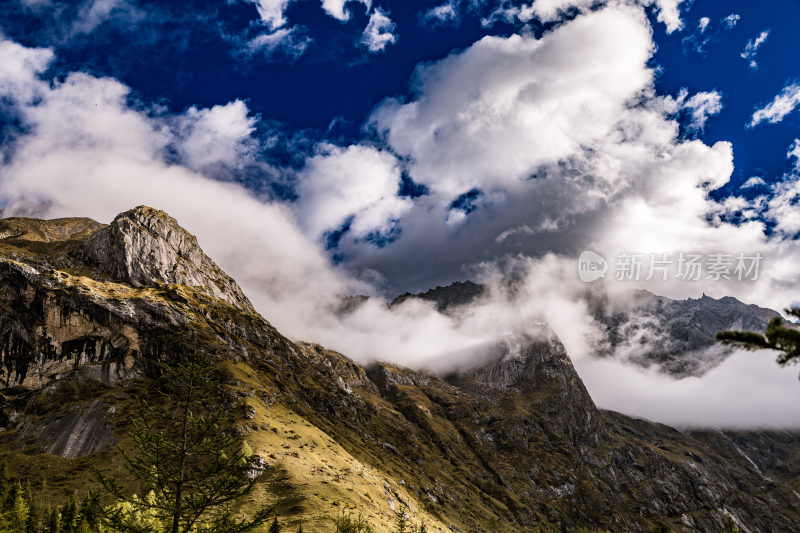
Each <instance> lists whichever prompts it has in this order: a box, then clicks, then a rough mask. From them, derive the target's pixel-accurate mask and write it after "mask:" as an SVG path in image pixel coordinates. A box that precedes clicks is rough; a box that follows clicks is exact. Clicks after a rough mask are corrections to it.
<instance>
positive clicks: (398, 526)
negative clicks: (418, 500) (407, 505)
mask: <svg viewBox="0 0 800 533" xmlns="http://www.w3.org/2000/svg"><path fill="white" fill-rule="evenodd" d="M394 524H395V526H394V533H408V517H406V514H405V513H404V512H403V511H399V512H396V513H395V522H394Z"/></svg>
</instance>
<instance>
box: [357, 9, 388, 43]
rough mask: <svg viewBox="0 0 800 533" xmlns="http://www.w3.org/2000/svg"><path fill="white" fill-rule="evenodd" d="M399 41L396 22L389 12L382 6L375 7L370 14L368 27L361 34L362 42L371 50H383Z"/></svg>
mask: <svg viewBox="0 0 800 533" xmlns="http://www.w3.org/2000/svg"><path fill="white" fill-rule="evenodd" d="M396 42H397V35H396V34H395V23H394V22H392V19H390V18H389V14H388V13H386V12H385V11H383V10H382V9H380V8H375V10H373V12H372V14H371V15H370V16H369V22H368V23H367V27H366V28H364V33H363V34H362V35H361V44H362V45H363V46H365V47H366V48H367V50H369V51H370V52H373V53H374V52H381V51H383V50H384V49H385V48H386V47H387V46H389V45H391V44H394V43H396Z"/></svg>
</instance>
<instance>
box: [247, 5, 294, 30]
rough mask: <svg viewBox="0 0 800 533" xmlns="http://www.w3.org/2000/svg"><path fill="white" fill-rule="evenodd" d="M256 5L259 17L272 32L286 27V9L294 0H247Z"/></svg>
mask: <svg viewBox="0 0 800 533" xmlns="http://www.w3.org/2000/svg"><path fill="white" fill-rule="evenodd" d="M246 1H247V2H250V3H252V4H255V6H256V10H258V16H259V18H260V19H261V21H262V22H263V23H264V24H265V25H266V26H267V28H268V29H270V30H275V29H278V28H280V27H282V26H285V25H286V22H287V21H286V8H287V7H288V6H289V2H291V1H292V0H246Z"/></svg>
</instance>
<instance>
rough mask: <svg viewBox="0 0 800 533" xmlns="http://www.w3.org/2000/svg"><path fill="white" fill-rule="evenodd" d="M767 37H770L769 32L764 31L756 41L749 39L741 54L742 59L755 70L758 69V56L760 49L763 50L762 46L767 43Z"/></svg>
mask: <svg viewBox="0 0 800 533" xmlns="http://www.w3.org/2000/svg"><path fill="white" fill-rule="evenodd" d="M767 37H769V30H765V31H762V32H761V33H760V34H758V37H756V38H755V39H748V41H747V44H745V47H744V51H743V52H742V53H741V54H739V55H740V56H741V57H742V59H746V60H747V64H748V66H749V67H750V68H751V69H753V70H756V69H758V63H757V62H756V55H757V54H758V49H759V48H761V45H763V44H764V43H765V42H767Z"/></svg>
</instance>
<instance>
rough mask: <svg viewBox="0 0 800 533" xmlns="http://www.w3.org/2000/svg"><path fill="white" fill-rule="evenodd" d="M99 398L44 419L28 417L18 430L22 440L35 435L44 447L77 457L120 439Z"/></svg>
mask: <svg viewBox="0 0 800 533" xmlns="http://www.w3.org/2000/svg"><path fill="white" fill-rule="evenodd" d="M107 409H108V406H107V405H104V404H103V403H102V402H100V401H94V402H92V403H91V404H89V405H87V406H74V407H72V408H71V409H69V411H68V412H67V413H65V414H61V413H51V414H49V415H47V416H45V417H44V419H43V420H38V421H37V420H34V419H32V418H28V419H26V420H25V422H24V423H23V424H22V425H21V426H20V427H19V429H18V430H17V438H18V439H20V440H24V439H28V438H34V439H35V440H36V442H37V443H38V444H39V445H40V446H41V447H42V451H44V452H46V453H52V454H53V455H58V456H60V457H64V458H65V459H74V458H76V457H83V456H85V455H89V454H92V453H95V452H98V451H100V450H102V449H104V448H106V447H107V446H108V445H110V444H113V443H115V442H117V439H115V438H114V436H113V435H112V433H111V427H110V426H109V421H108V419H107V418H106V416H105V412H106V410H107Z"/></svg>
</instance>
